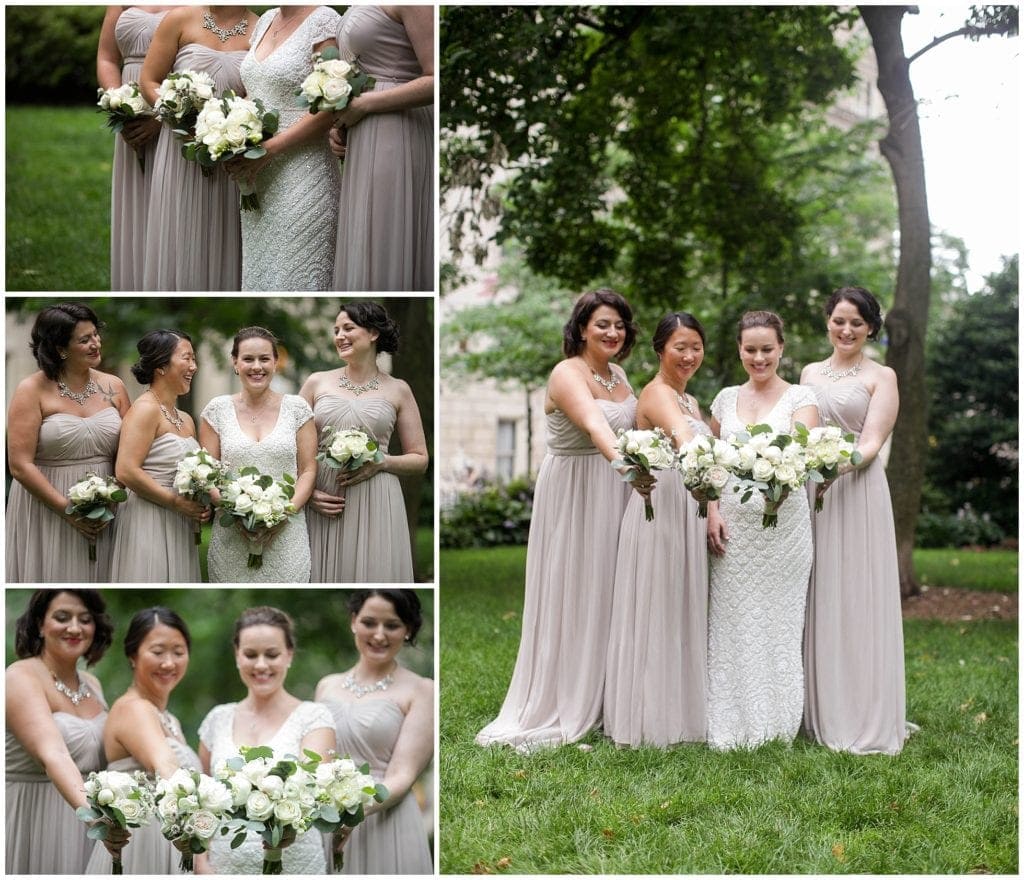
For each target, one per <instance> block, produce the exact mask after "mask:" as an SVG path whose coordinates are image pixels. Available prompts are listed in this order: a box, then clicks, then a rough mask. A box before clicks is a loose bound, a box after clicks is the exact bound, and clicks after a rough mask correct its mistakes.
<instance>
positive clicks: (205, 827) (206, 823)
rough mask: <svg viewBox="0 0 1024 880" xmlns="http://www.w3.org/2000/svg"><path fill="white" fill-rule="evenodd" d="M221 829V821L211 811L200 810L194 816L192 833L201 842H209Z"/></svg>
mask: <svg viewBox="0 0 1024 880" xmlns="http://www.w3.org/2000/svg"><path fill="white" fill-rule="evenodd" d="M219 827H220V819H218V818H217V817H216V816H215V815H214V814H213V813H211V812H210V811H209V810H198V811H197V812H196V813H194V814H193V815H192V833H193V834H194V835H195V836H196V837H198V838H199V839H200V840H209V839H210V838H211V837H213V835H214V834H215V833H216V832H217V829H218V828H219Z"/></svg>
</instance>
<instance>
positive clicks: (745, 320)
mask: <svg viewBox="0 0 1024 880" xmlns="http://www.w3.org/2000/svg"><path fill="white" fill-rule="evenodd" d="M755 327H770V328H771V329H772V330H774V331H775V336H776V338H777V339H778V340H779V345H782V344H784V343H785V341H786V340H785V339H784V338H783V336H782V318H780V317H779V316H778V315H776V314H775V312H768V311H765V310H763V309H762V310H758V311H753V312H744V313H743V317H742V318H740V320H739V323H738V324H737V325H736V341H737V342H742V341H743V331H744V330H753V329H754V328H755Z"/></svg>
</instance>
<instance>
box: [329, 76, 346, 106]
mask: <svg viewBox="0 0 1024 880" xmlns="http://www.w3.org/2000/svg"><path fill="white" fill-rule="evenodd" d="M350 94H352V85H351V83H349V81H348V80H346V79H329V80H327V82H325V83H324V97H325V98H326V99H327V100H328V101H330V102H331V103H334V102H335V101H339V100H341V99H342V98H344V97H346V96H348V95H350Z"/></svg>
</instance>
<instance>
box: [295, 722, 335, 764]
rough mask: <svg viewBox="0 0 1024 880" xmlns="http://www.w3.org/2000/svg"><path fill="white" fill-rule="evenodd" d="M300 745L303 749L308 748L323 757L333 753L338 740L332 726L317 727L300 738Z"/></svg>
mask: <svg viewBox="0 0 1024 880" xmlns="http://www.w3.org/2000/svg"><path fill="white" fill-rule="evenodd" d="M301 745H302V748H303V749H309V750H310V751H311V752H316V753H317V754H318V755H320V757H322V758H325V757H327V755H328V754H332V755H333V754H334V751H335V750H336V749H337V748H338V740H337V737H336V735H335V732H334V728H333V727H318V728H317V729H316V730H311V731H310V732H309V733H307V734H306V735H305V736H304V737H303V738H302V743H301Z"/></svg>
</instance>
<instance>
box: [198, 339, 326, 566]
mask: <svg viewBox="0 0 1024 880" xmlns="http://www.w3.org/2000/svg"><path fill="white" fill-rule="evenodd" d="M231 360H232V362H233V363H234V367H235V372H236V373H237V374H238V376H239V378H240V379H241V381H242V390H241V392H239V393H238V394H223V395H221V396H220V397H215V398H214V399H213V400H211V401H210V402H209V403H208V404H206V406H205V407H204V408H203V411H202V413H201V415H200V423H199V442H200V444H201V445H202V446H204V447H205V448H206V449H208V450H209V451H210V453H211V454H212V455H213V456H215V457H216V458H219V459H221V460H222V461H224V462H226V463H227V464H228V465H229V466H230V468H231V470H232V471H234V472H235V473H237V472H238V471H240V470H241V469H242V468H244V467H249V466H252V467H256V468H258V469H259V471H260V473H263V474H269V475H270V476H272V477H273V478H274V479H275V480H280V479H281V477H282V475H283V474H291V475H292V476H293V477H295V495H294V496H293V497H292V503H293V504H294V505H295V506H296V507H297V508H298V511H299V512H298V513H297V514H295V515H294V516H291V517H289V519H288V520H287V522H286V523H285V524H284V525H283V526H278V527H277V528H279V529H280V530H279V531H277V532H276V533H274V534H273V535H272V537H271V538H270V539H269V543H268V544H266V545H265V547H264V551H263V565H262V567H261V568H249V567H248V559H249V553H250V544H249V541H248V540H247V539H246V538H245V537H243V535H242V533H241V532H240V531H239V530H238V527H237V526H233V525H232V526H222V525H221V524H220V523H219V522H218V521H217V517H216V516H215V517H214V525H213V537H212V538H211V540H210V553H209V556H208V561H209V578H210V581H212V582H226V583H255V582H263V583H283V582H288V583H307V582H308V581H309V569H310V554H309V537H308V535H307V532H306V517H305V512H304V511H303V509H302V508H303V506H304V505H305V504H306V502H307V501H308V500H309V496H310V495H311V494H312V493H313V486H314V484H315V482H316V426H315V424H314V423H313V411H312V410H311V409H310V408H309V404H308V403H306V401H304V400H303V399H302V398H301V397H299V396H298V395H297V394H278V393H277V392H276V391H272V390H271V388H270V382H271V379H273V377H274V372H275V370H276V369H277V339H276V338H275V337H274V335H273V334H272V333H271V332H270V331H269V330H265V329H263V328H262V327H245V328H244V329H242V330H239V331H238V333H236V334H235V338H234V344H233V347H232V349H231Z"/></svg>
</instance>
